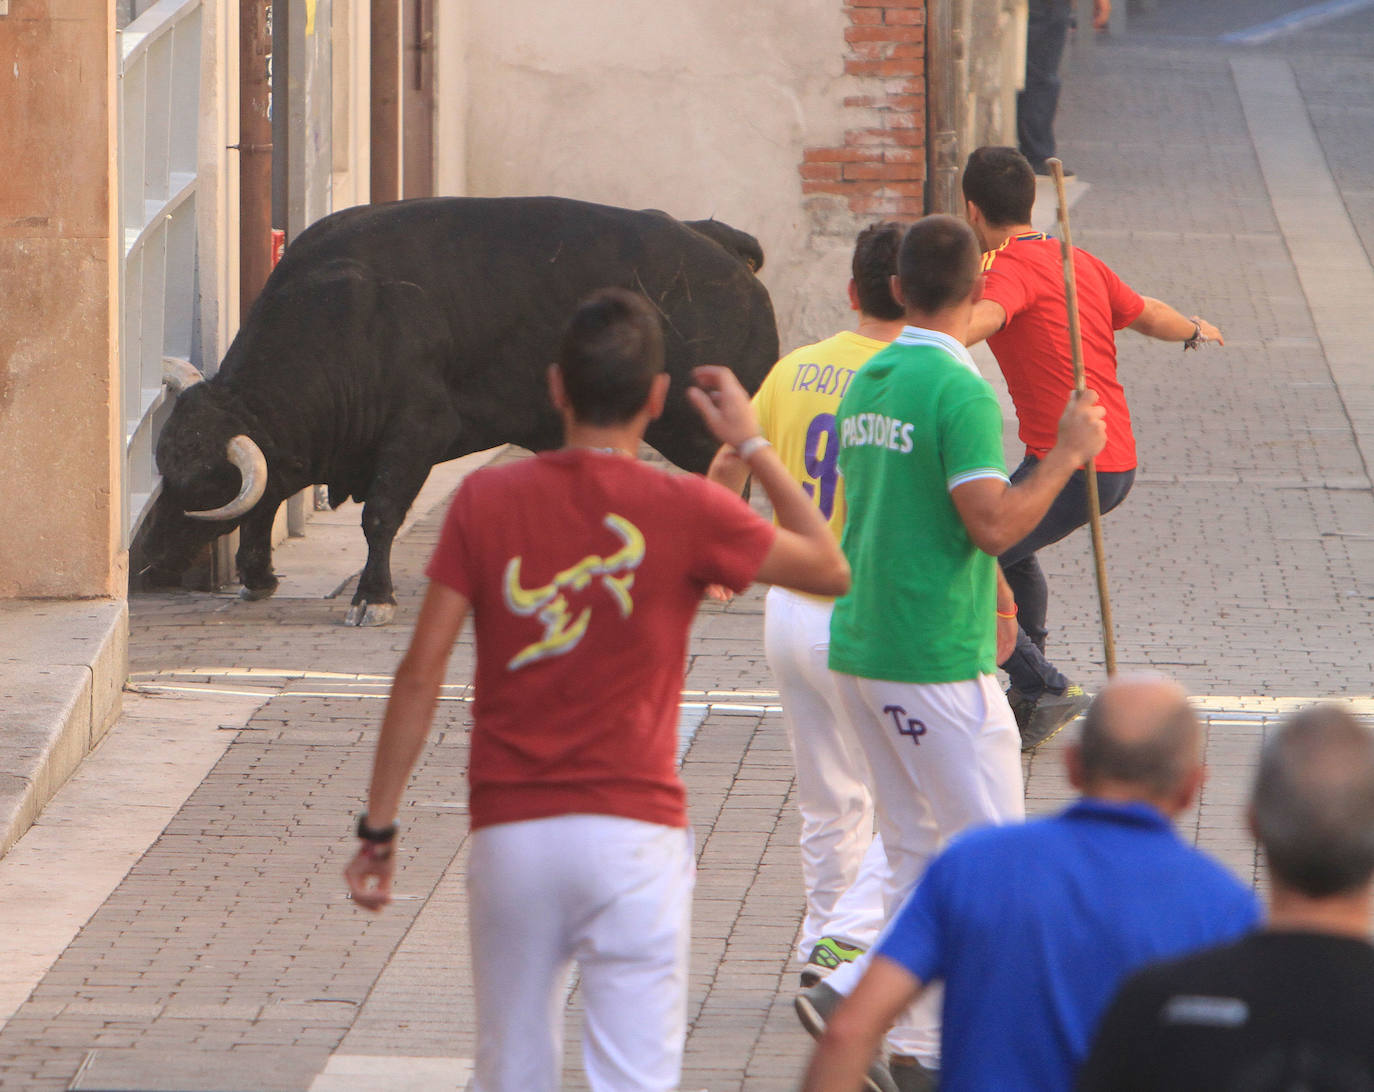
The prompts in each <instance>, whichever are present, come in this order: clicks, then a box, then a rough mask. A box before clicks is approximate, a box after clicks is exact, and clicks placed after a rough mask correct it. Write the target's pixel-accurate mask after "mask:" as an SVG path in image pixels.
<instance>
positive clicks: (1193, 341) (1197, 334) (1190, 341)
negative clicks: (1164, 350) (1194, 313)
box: [1183, 321, 1206, 353]
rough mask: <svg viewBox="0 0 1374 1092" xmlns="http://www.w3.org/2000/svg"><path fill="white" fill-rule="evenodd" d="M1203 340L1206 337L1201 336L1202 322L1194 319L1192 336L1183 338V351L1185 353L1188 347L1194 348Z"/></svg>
mask: <svg viewBox="0 0 1374 1092" xmlns="http://www.w3.org/2000/svg"><path fill="white" fill-rule="evenodd" d="M1204 340H1206V339H1205V338H1203V336H1202V323H1200V322H1197V321H1194V322H1193V336H1192V337H1190V338H1185V339H1184V341H1183V351H1184V352H1185V353H1186V352H1187V351H1188V350H1189V349H1196V348H1197V347H1198V346H1199V345H1201V344H1202V343H1203V341H1204Z"/></svg>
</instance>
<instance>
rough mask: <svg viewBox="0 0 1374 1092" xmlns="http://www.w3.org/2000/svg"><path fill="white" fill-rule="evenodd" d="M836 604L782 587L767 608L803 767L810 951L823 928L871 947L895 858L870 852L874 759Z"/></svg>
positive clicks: (788, 721)
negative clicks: (867, 748) (863, 742)
mask: <svg viewBox="0 0 1374 1092" xmlns="http://www.w3.org/2000/svg"><path fill="white" fill-rule="evenodd" d="M831 610H832V604H831V603H829V602H826V601H822V600H817V599H813V598H808V597H806V596H803V595H798V594H797V593H795V592H791V591H787V590H786V589H784V588H777V587H775V588H772V589H771V590H770V591H769V592H768V598H767V601H766V607H765V612H764V649H765V652H766V654H767V657H768V666H769V668H770V669H771V670H772V672H773V678H774V679H775V680H776V682H777V685H778V693H779V695H780V696H781V698H782V710H783V724H784V726H785V727H786V729H787V738H788V742H789V743H790V744H791V747H792V758H793V762H794V763H795V765H796V770H797V804H798V807H799V809H800V811H801V819H802V830H801V857H802V879H803V883H804V884H805V888H806V918H805V920H804V921H803V923H802V934H801V941H800V944H799V948H798V954H799V955H800V957H801V958H802V960H807V959H808V958H809V957H810V956H811V954H812V950H813V948H814V947H815V946H816V944H817V943H818V942H819V941H820V940H821V939H822V938H823V937H831V938H833V939H835V940H838V941H841V942H842V943H844V944H847V945H854V946H858V947H867V946H868V945H869V944H871V943H872V942H873V938H874V937H875V936H876V935H877V932H878V929H879V928H880V927H881V925H882V922H883V911H882V901H881V895H880V891H881V887H880V884H881V882H882V874H883V872H884V871H885V864H884V858H883V857H882V855H881V851H879V852H877V853H874V852H870V849H871V844H872V841H873V797H872V794H871V793H870V791H869V788H868V781H869V773H868V763H867V760H866V759H865V758H864V755H863V749H862V747H861V746H860V745H859V742H858V740H857V739H856V738H855V737H854V735H853V730H852V729H851V728H850V727H849V725H848V723H847V721H846V719H845V715H844V711H843V708H842V707H841V705H840V701H839V696H838V695H837V694H836V692H835V678H834V675H833V674H832V673H831V671H830V668H829V667H828V666H827V663H828V660H829V655H830V614H831ZM875 881H876V882H875Z"/></svg>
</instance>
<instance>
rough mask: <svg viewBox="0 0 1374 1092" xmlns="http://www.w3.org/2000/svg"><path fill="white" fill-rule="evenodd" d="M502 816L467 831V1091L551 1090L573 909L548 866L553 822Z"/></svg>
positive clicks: (557, 1081)
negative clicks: (470, 997)
mask: <svg viewBox="0 0 1374 1092" xmlns="http://www.w3.org/2000/svg"><path fill="white" fill-rule="evenodd" d="M561 821H562V819H561V817H560V819H557V820H549V819H540V820H535V821H532V822H525V823H502V824H498V825H497V826H491V827H484V828H482V829H480V830H476V831H473V833H472V852H471V855H470V857H469V860H468V873H467V893H468V919H469V933H470V941H471V945H472V973H473V985H474V988H475V991H476V995H477V1059H476V1071H475V1073H474V1076H473V1083H472V1087H473V1092H557V1089H558V1088H559V1086H560V1085H561V1083H562V1069H563V989H564V986H565V983H566V982H567V978H568V973H569V971H570V970H571V969H572V953H571V950H570V946H569V944H568V940H567V936H566V932H567V929H566V922H567V916H568V912H569V910H570V909H571V908H570V907H569V906H568V905H567V902H566V900H565V899H564V897H563V895H562V893H561V891H560V889H559V884H558V883H557V878H556V877H553V876H551V875H550V873H549V849H550V848H551V847H552V846H554V845H555V844H556V843H558V842H559V841H561V839H560V838H559V835H560V833H562V832H561V831H560V830H559V829H558V826H557V824H559V823H560V822H561Z"/></svg>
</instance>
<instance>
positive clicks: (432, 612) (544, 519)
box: [346, 289, 849, 1092]
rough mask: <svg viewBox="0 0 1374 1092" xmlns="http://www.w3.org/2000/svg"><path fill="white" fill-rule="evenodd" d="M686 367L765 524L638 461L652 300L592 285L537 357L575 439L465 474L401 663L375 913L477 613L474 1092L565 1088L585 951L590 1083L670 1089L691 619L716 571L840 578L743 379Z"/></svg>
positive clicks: (355, 873) (358, 875)
mask: <svg viewBox="0 0 1374 1092" xmlns="http://www.w3.org/2000/svg"><path fill="white" fill-rule="evenodd" d="M694 377H695V380H696V382H697V384H698V386H697V387H696V388H693V389H691V390H689V391H688V392H687V396H688V398H689V399H691V401H692V402H693V403H694V404H695V406H696V407H697V409H698V411H699V412H700V413H701V415H702V417H703V418H704V419H705V421H706V423H707V426H708V427H709V428H710V429H711V431H712V432H713V433H714V435H715V436H716V438H717V439H718V440H720V441H721V442H722V443H726V444H730V445H731V446H732V447H733V448H734V449H735V452H736V454H737V455H738V456H739V457H740V458H741V459H743V460H744V461H745V462H746V463H747V464H748V465H749V469H750V471H751V472H752V474H753V476H754V478H755V480H756V481H758V482H759V484H760V485H761V486H762V487H763V489H764V491H765V492H766V493H767V494H768V497H769V499H770V500H771V501H772V503H773V507H774V511H775V513H776V515H777V521H778V527H777V528H776V529H775V528H774V527H773V526H772V525H771V524H770V523H768V522H767V521H765V520H763V519H761V518H760V517H759V516H757V515H756V514H755V513H754V512H753V511H752V510H751V509H750V508H749V507H748V505H746V504H745V503H744V502H743V501H741V500H740V498H739V497H737V496H735V495H733V494H731V493H730V492H729V491H727V490H725V489H724V488H722V487H720V486H718V485H715V484H713V483H711V482H708V481H706V480H705V479H703V478H700V477H695V476H692V475H670V474H667V473H664V472H662V471H659V470H656V469H654V468H652V467H649V466H646V465H644V464H643V463H640V462H638V461H637V459H636V458H635V453H636V451H637V450H638V447H639V442H640V440H641V439H642V438H643V436H644V430H645V428H646V427H647V426H648V424H649V422H650V421H651V420H653V419H654V418H655V417H657V416H658V414H659V413H660V411H661V410H662V408H663V403H664V399H665V397H666V395H667V390H668V376H667V375H666V374H665V373H664V371H663V335H662V331H661V328H660V325H659V319H658V316H657V314H656V313H655V312H654V310H653V309H652V307H651V306H650V305H649V304H648V302H647V301H646V300H645V299H644V298H643V297H642V296H638V295H635V294H633V293H630V292H626V291H623V290H620V289H606V290H603V291H601V292H598V293H596V294H595V295H593V296H592V297H590V298H589V299H588V300H587V301H586V302H584V303H583V304H582V305H581V306H580V307H579V308H578V310H577V312H576V314H575V315H574V316H573V319H572V323H571V325H570V327H569V328H568V331H567V333H566V334H565V336H564V340H563V343H562V346H561V348H560V351H559V359H558V363H557V364H555V365H552V366H551V367H550V369H549V391H550V394H551V396H552V398H553V402H554V405H555V406H556V407H557V408H558V410H559V412H560V413H561V414H562V416H563V422H564V429H565V445H564V447H563V448H561V449H560V450H558V451H553V452H548V453H546V454H543V455H539V456H537V457H535V458H533V459H526V460H522V461H520V462H517V463H514V464H510V465H506V466H502V467H498V468H492V469H486V470H479V471H477V472H476V473H474V474H472V475H470V476H469V477H468V478H467V480H466V481H464V483H463V485H462V486H461V487H460V488H459V490H458V493H457V495H456V496H455V497H454V500H453V504H452V506H451V508H450V509H449V513H448V517H447V518H446V520H445V522H444V528H443V532H442V534H441V536H440V540H439V545H438V548H437V549H436V550H435V553H434V557H433V560H432V561H431V562H430V565H429V569H428V570H427V571H428V575H429V577H430V585H429V590H428V593H427V594H426V596H425V601H424V605H423V606H422V608H421V610H420V615H419V618H418V620H417V622H416V625H415V634H414V636H413V637H412V639H411V643H410V648H409V649H408V650H407V652H406V654H405V658H404V659H403V660H402V661H401V664H400V667H398V668H397V671H396V679H395V682H394V684H393V686H392V691H391V697H390V700H389V701H388V703H387V710H386V715H385V718H384V720H383V723H382V731H381V736H380V738H379V739H378V742H377V753H376V759H375V762H374V765H373V771H372V782H371V786H370V789H369V793H368V808H367V811H366V812H365V813H364V814H363V815H362V816H361V817H360V819H359V821H358V827H357V834H358V837H359V838H360V839H361V844H360V847H359V850H358V854H357V856H356V857H354V859H353V861H352V862H351V863H350V864H349V866H348V869H347V871H346V875H347V877H348V882H349V888H350V891H351V893H352V896H353V898H354V900H355V901H356V902H357V903H358V904H359V905H360V906H363V907H364V908H366V909H369V910H380V909H381V908H382V907H383V906H384V905H385V904H386V903H387V902H388V901H390V898H391V881H392V875H393V870H394V860H393V857H392V845H393V842H394V839H395V835H396V822H395V820H396V814H397V811H398V809H399V807H400V803H401V795H402V792H403V791H404V788H405V784H406V780H407V778H408V777H409V774H410V771H411V768H412V766H413V765H414V763H415V761H416V759H417V757H418V756H419V754H420V750H421V747H422V746H423V744H424V740H425V737H426V736H427V735H428V733H429V728H430V721H431V718H432V716H433V712H434V707H435V701H436V699H437V696H438V692H439V687H440V684H441V683H442V682H443V679H444V668H445V664H446V663H447V661H448V657H449V652H450V650H451V649H452V647H453V643H454V641H455V640H456V639H457V637H458V634H459V632H460V631H461V629H462V626H463V623H464V621H465V619H466V618H467V616H468V614H469V613H471V614H472V615H473V619H474V623H475V627H476V643H477V669H476V680H475V698H474V702H473V730H472V749H471V760H470V768H469V774H468V780H469V784H470V794H469V814H470V818H471V827H472V836H471V840H470V845H471V855H470V858H469V863H468V903H469V918H470V925H471V928H470V934H471V938H472V967H473V982H474V987H475V992H476V996H477V1058H476V1072H475V1076H474V1083H473V1088H474V1089H475V1090H477V1092H553V1090H555V1089H557V1088H558V1087H559V1084H560V1077H561V1073H560V1070H561V1065H560V1061H559V1059H560V1057H561V1050H562V1019H561V1011H560V1009H561V1005H560V999H561V992H560V991H561V990H562V989H563V987H564V984H565V982H566V980H567V976H568V972H569V970H570V969H571V967H572V965H573V964H576V965H577V967H578V969H579V971H580V973H581V988H582V995H583V1001H584V1006H585V1011H586V1024H585V1028H584V1032H583V1060H584V1065H585V1067H586V1070H587V1076H588V1081H589V1083H590V1084H591V1087H592V1088H594V1089H626V1088H635V1089H662V1090H665V1092H666V1090H669V1089H673V1088H676V1087H677V1084H678V1077H679V1072H680V1069H681V1062H682V1048H683V1039H684V1035H685V1031H686V1009H687V949H688V941H689V920H690V904H691V890H692V876H693V856H692V844H691V835H690V832H689V831H688V829H687V813H686V804H685V794H684V791H683V786H682V782H681V781H680V779H679V778H678V775H677V770H676V763H675V754H676V746H677V718H678V701H679V697H680V695H681V690H682V682H683V674H684V670H685V662H686V656H687V637H688V631H689V628H690V626H691V623H692V618H693V616H694V615H695V613H696V607H697V604H698V602H699V601H700V599H701V596H702V592H703V590H704V589H705V588H706V587H707V586H708V585H711V584H723V585H725V586H727V587H730V588H734V589H736V590H741V591H742V590H743V589H744V588H745V587H747V586H748V585H749V584H750V583H751V582H752V581H754V580H761V581H766V582H769V583H778V584H782V585H785V586H788V587H793V588H796V589H798V590H801V591H807V592H812V593H814V594H819V595H838V594H843V593H844V592H845V591H846V590H847V588H848V586H849V569H848V566H847V564H846V563H845V560H844V555H843V554H842V553H841V552H840V549H839V545H838V543H836V541H835V538H834V536H833V535H832V534H831V533H830V529H829V527H828V526H827V525H826V523H825V521H824V519H823V518H822V517H821V515H820V513H819V512H818V511H817V510H816V508H815V506H814V505H813V504H811V502H810V500H809V499H808V498H807V496H806V494H805V493H803V492H802V490H801V488H800V487H799V486H798V485H797V484H796V483H795V482H794V481H793V480H792V478H791V476H790V475H789V474H788V472H787V470H786V468H785V467H784V466H783V464H782V462H781V461H780V460H779V459H778V457H777V455H776V454H775V453H774V452H773V450H772V448H771V447H770V446H769V445H768V442H767V440H765V439H764V438H763V437H762V436H761V435H760V434H759V429H758V424H757V422H756V420H755V418H754V413H753V408H752V406H751V405H750V402H749V397H748V395H747V394H745V392H744V390H743V388H742V387H740V385H739V382H738V381H737V380H736V379H735V377H734V375H733V374H732V373H731V372H730V371H729V370H728V369H725V368H721V367H705V368H698V369H697V371H696V373H695V376H694Z"/></svg>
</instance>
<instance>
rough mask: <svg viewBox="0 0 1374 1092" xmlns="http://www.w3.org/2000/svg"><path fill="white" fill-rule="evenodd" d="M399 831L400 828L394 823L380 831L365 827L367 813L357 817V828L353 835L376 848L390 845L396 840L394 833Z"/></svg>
mask: <svg viewBox="0 0 1374 1092" xmlns="http://www.w3.org/2000/svg"><path fill="white" fill-rule="evenodd" d="M400 829H401V828H400V827H399V826H397V825H396V823H395V822H393V823H392V824H391V825H390V826H386V827H381V828H380V829H378V828H376V827H370V826H368V825H367V812H363V813H362V814H361V815H359V816H358V828H357V830H356V832H355V833H356V834H357V835H358V837H359V838H361V839H362V840H363V841H364V842H371V843H372V844H373V845H377V846H385V845H390V844H391V843H392V842H394V841H395V840H396V832H397V831H398V830H400Z"/></svg>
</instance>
